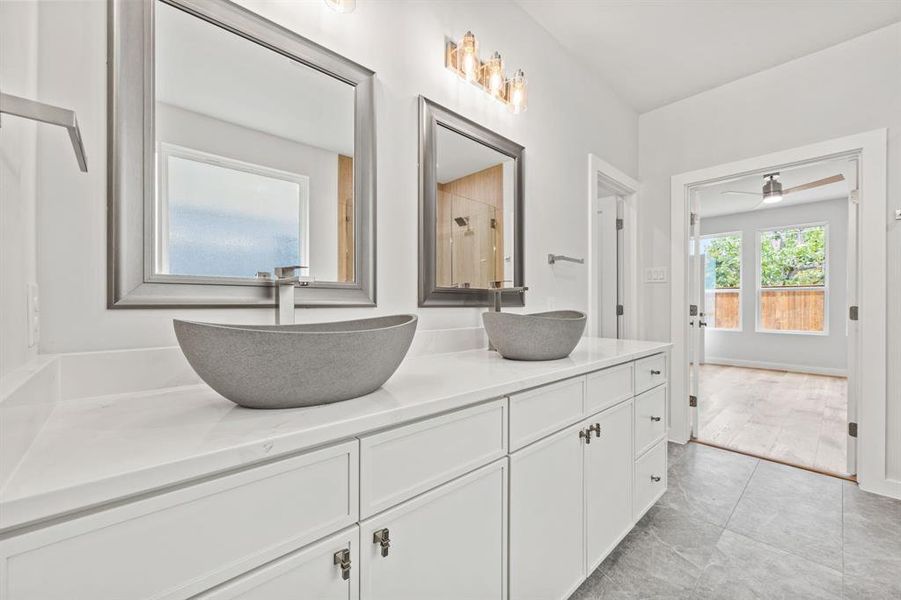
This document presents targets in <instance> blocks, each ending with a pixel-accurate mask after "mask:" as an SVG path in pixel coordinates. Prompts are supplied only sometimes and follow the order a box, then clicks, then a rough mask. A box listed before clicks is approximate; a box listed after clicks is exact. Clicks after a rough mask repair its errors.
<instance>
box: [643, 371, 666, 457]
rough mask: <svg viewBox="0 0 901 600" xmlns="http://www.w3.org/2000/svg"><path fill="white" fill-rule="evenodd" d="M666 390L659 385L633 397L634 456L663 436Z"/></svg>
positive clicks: (664, 431) (664, 430)
mask: <svg viewBox="0 0 901 600" xmlns="http://www.w3.org/2000/svg"><path fill="white" fill-rule="evenodd" d="M666 390H667V386H665V385H661V386H660V387H656V388H654V389H652V390H650V391H648V392H645V393H644V394H641V395H639V396H636V397H635V456H641V455H642V454H643V453H644V452H645V450H647V449H648V448H650V447H651V446H653V445H654V444H655V443H656V442H657V441H659V440H660V439H662V438H663V436H664V434H665V433H666Z"/></svg>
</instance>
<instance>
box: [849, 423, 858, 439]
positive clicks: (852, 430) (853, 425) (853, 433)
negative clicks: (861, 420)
mask: <svg viewBox="0 0 901 600" xmlns="http://www.w3.org/2000/svg"><path fill="white" fill-rule="evenodd" d="M848 435H849V436H850V437H853V438H856V437H857V423H855V422H854V421H849V422H848Z"/></svg>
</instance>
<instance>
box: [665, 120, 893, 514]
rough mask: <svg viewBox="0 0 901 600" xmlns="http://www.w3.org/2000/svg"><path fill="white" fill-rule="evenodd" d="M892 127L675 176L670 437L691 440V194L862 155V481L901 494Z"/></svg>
mask: <svg viewBox="0 0 901 600" xmlns="http://www.w3.org/2000/svg"><path fill="white" fill-rule="evenodd" d="M886 152H887V130H885V129H876V130H873V131H868V132H865V133H860V134H856V135H850V136H847V137H842V138H836V139H832V140H828V141H824V142H819V143H816V144H810V145H807V146H801V147H798V148H792V149H789V150H783V151H780V152H774V153H771V154H766V155H763V156H757V157H754V158H748V159H744V160H739V161H735V162H731V163H726V164H722V165H718V166H715V167H709V168H706V169H699V170H696V171H690V172H688V173H682V174H679V175H675V176H673V177H672V180H671V189H670V210H671V214H670V217H671V255H672V267H671V269H672V271H671V272H672V279H671V281H672V286H671V311H672V312H671V315H670V336H671V337H670V339H671V341H672V343H673V348H672V355H671V360H672V363H671V364H672V369H671V374H670V376H671V379H670V384H671V386H672V391H673V393H672V395H671V398H673V399H674V401H673V402H672V403H671V406H670V415H671V422H670V439H672V440H673V441H676V442H682V443H684V442H686V441H688V438H689V431H690V429H689V410H688V408H689V407H688V360H687V350H688V346H687V344H688V319H687V317H686V315H687V314H688V287H687V285H686V281H687V278H686V276H687V274H688V271H687V269H688V251H687V250H688V239H689V238H688V231H689V224H688V220H689V211H688V189H689V187H690V186H692V185H697V184H701V183H710V182H715V181H718V180H722V179H727V178H731V177H735V176H741V175H745V174H752V173H756V172H760V171H762V170H764V169H768V168H770V167H778V168H787V167H790V166H795V165H798V164H804V163H809V162H815V161H817V160H823V159H826V158H831V157H837V156H842V155H852V154H859V156H860V161H861V162H860V165H861V168H860V174H861V178H860V191H861V197H862V201H861V204H860V224H861V229H860V231H861V236H860V264H861V265H865V268H863V269H861V272H860V287H859V293H860V295H859V306H860V321H859V322H858V324H859V328H860V338H859V339H860V348H861V357H860V364H861V369H860V392H861V395H860V399H859V403H858V432H859V437H858V463H857V478H858V483H859V484H860V487H861V488H862V489H864V490H867V491H871V492H875V493H880V494H884V495H888V496H894V497H901V481H897V480H890V479H888V476H887V473H886V420H887V412H886V276H887V271H886V267H887V260H886V219H887V215H888V211H887V204H886V200H887V198H886V194H887V184H886V179H887V169H888V164H887V162H886Z"/></svg>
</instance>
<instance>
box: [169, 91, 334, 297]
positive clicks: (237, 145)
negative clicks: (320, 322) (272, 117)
mask: <svg viewBox="0 0 901 600" xmlns="http://www.w3.org/2000/svg"><path fill="white" fill-rule="evenodd" d="M156 125H157V130H156V132H157V140H159V141H162V142H169V143H171V144H177V145H179V146H184V147H186V148H191V149H193V150H201V151H203V152H209V153H211V154H217V155H219V156H224V157H226V158H232V159H235V160H240V161H243V162H247V163H251V164H255V165H260V166H263V167H269V168H272V169H278V170H280V171H287V172H289V173H297V174H300V175H306V176H307V177H309V178H310V266H312V267H313V269H312V271H311V272H310V275H312V276H313V277H314V278H315V279H318V280H321V281H337V280H338V154H337V153H336V152H332V151H330V150H323V149H321V148H315V147H313V146H307V145H306V144H301V143H299V142H295V141H293V140H289V139H286V138H281V137H276V136H274V135H270V134H268V133H264V132H262V131H257V130H254V129H248V128H247V127H242V126H240V125H236V124H234V123H228V122H226V121H221V120H219V119H215V118H213V117H210V116H207V115H202V114H200V113H196V112H193V111H190V110H185V109H183V108H179V107H177V106H172V105H171V104H164V103H157V121H156ZM276 266H278V265H260V270H261V271H271V270H272V268H273V267H276Z"/></svg>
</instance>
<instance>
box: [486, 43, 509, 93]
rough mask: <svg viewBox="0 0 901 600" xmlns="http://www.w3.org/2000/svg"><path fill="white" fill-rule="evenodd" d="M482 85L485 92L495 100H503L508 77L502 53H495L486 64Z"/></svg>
mask: <svg viewBox="0 0 901 600" xmlns="http://www.w3.org/2000/svg"><path fill="white" fill-rule="evenodd" d="M483 70H484V73H483V76H482V85H483V86H484V87H485V90H486V91H487V92H488V93H489V94H491V95H492V96H494V97H495V98H503V97H504V92H505V91H506V90H505V89H504V88H505V84H506V77H505V76H504V59H502V58H501V55H500V53H498V52H495V53H494V54H492V55H491V58H489V59H488V61H487V62H485V66H484V67H483Z"/></svg>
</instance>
